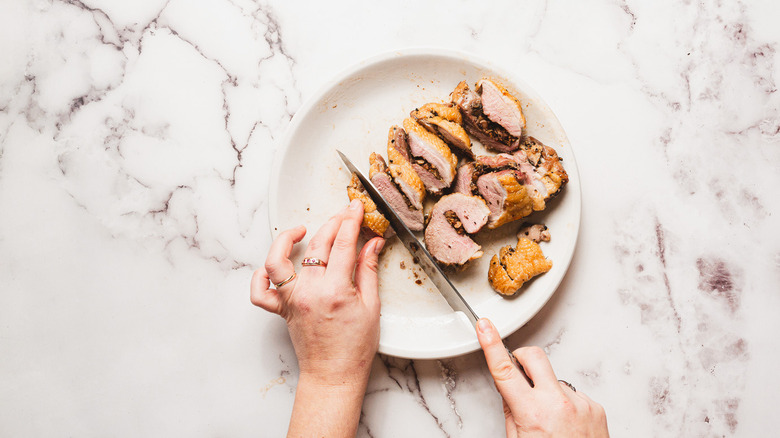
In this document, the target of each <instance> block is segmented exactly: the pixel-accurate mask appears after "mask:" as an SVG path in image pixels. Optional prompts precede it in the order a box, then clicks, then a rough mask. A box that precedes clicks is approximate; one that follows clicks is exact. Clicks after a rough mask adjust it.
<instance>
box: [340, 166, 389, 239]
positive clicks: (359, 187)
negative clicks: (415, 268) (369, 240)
mask: <svg viewBox="0 0 780 438" xmlns="http://www.w3.org/2000/svg"><path fill="white" fill-rule="evenodd" d="M347 196H349V200H350V201H352V200H354V199H358V200H360V202H362V203H363V228H364V229H366V230H368V231H370V232H372V233H374V234H376V235H377V236H382V237H385V238H387V237H389V236H390V235H392V228H390V222H388V220H387V218H385V217H384V215H382V213H380V212H379V211H377V209H376V204H375V203H374V201H373V200H371V197H370V196H368V193H366V189H364V188H363V184H361V183H360V179H358V177H357V175H355V174H354V173H353V174H352V179H350V181H349V185H348V186H347Z"/></svg>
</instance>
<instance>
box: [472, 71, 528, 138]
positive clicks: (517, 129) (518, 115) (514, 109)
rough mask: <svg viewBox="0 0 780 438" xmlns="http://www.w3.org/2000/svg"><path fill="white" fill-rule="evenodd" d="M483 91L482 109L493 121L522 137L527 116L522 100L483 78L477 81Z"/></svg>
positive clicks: (512, 133) (478, 86) (514, 134)
mask: <svg viewBox="0 0 780 438" xmlns="http://www.w3.org/2000/svg"><path fill="white" fill-rule="evenodd" d="M477 88H478V89H479V90H480V91H481V92H482V95H481V98H482V111H483V112H484V113H485V115H486V116H487V117H488V118H489V119H490V120H492V121H494V122H496V123H498V124H499V125H501V126H502V127H503V128H504V129H506V130H507V132H509V133H510V134H511V135H513V136H515V137H518V138H519V137H521V136H522V135H523V129H524V128H525V117H524V116H523V112H522V110H521V108H520V102H518V101H517V99H514V98H512V97H510V96H507V95H506V94H504V92H503V91H502V90H500V89H499V88H498V87H497V86H496V84H495V83H493V81H491V80H489V79H482V80H480V81H479V82H478V83H477Z"/></svg>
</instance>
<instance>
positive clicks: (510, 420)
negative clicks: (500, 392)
mask: <svg viewBox="0 0 780 438" xmlns="http://www.w3.org/2000/svg"><path fill="white" fill-rule="evenodd" d="M501 401H502V402H503V404H504V421H505V423H506V436H507V437H512V436H517V424H516V423H515V417H514V415H513V414H512V409H510V408H509V405H508V404H506V400H505V399H504V398H503V397H502V398H501Z"/></svg>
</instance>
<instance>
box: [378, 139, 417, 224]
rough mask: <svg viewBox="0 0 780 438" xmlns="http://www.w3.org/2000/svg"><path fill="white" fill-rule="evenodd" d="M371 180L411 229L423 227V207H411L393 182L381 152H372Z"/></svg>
mask: <svg viewBox="0 0 780 438" xmlns="http://www.w3.org/2000/svg"><path fill="white" fill-rule="evenodd" d="M371 169H372V172H371V176H370V178H371V182H372V183H373V184H374V186H375V187H376V188H377V190H379V193H381V194H382V196H383V197H384V198H385V200H386V201H387V203H388V204H390V207H392V208H393V210H395V212H396V213H398V216H399V217H400V218H401V220H402V221H403V222H404V224H405V225H406V226H407V227H409V229H410V230H413V231H420V230H422V229H423V224H424V220H423V212H422V210H421V209H415V208H413V207H410V206H409V204H408V203H407V202H406V199H405V198H404V195H402V194H401V191H400V190H399V189H398V186H396V185H395V184H394V183H393V178H392V177H391V176H390V174H389V173H388V171H387V164H386V163H385V160H384V158H382V156H381V155H379V154H371Z"/></svg>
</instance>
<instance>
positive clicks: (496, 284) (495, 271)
mask: <svg viewBox="0 0 780 438" xmlns="http://www.w3.org/2000/svg"><path fill="white" fill-rule="evenodd" d="M551 268H552V262H551V261H550V260H547V258H545V257H544V253H542V249H541V248H540V247H539V244H538V243H536V242H534V241H533V240H531V239H528V238H525V237H520V238H519V239H518V240H517V247H516V248H512V247H511V246H505V247H503V248H501V249H500V250H499V252H498V254H496V255H494V256H493V258H492V259H490V268H489V269H488V282H490V286H492V287H493V289H494V290H495V291H496V292H498V293H500V294H502V295H514V294H516V293H517V292H518V291H519V290H520V288H521V287H522V286H523V284H524V283H525V282H527V281H528V280H530V279H531V278H533V277H535V276H537V275H539V274H543V273H545V272H548V271H549V270H550V269H551Z"/></svg>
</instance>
